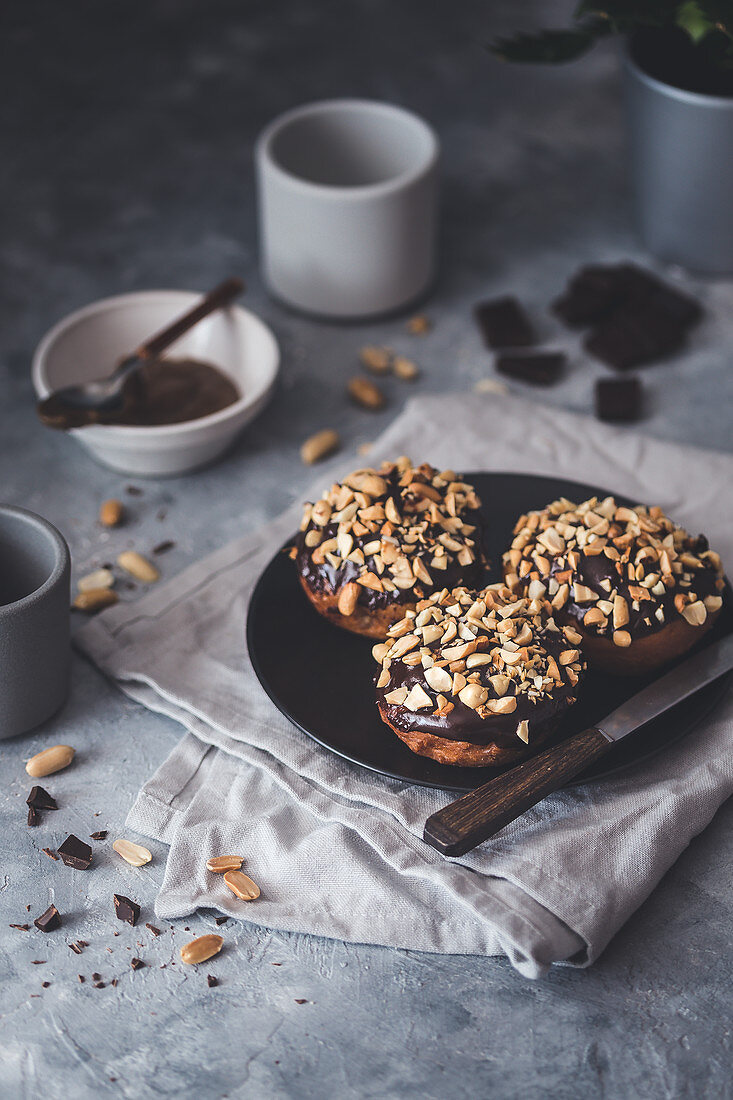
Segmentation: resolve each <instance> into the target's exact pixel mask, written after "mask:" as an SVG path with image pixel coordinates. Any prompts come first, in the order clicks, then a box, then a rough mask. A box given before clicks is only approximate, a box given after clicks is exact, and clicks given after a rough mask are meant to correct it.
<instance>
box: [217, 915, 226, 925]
mask: <svg viewBox="0 0 733 1100" xmlns="http://www.w3.org/2000/svg"><path fill="white" fill-rule="evenodd" d="M228 920H229V917H214V924H218V925H222V924H226V922H227V921H228Z"/></svg>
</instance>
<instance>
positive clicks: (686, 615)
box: [682, 600, 708, 626]
mask: <svg viewBox="0 0 733 1100" xmlns="http://www.w3.org/2000/svg"><path fill="white" fill-rule="evenodd" d="M707 617H708V612H707V608H706V607H705V604H704V603H703V602H702V600H696V602H695V603H688V605H687V607H685V608H683V611H682V618H683V619H685V621H686V622H688V623H689V624H690V626H702V624H703V623H704V622H705V620H706V619H707Z"/></svg>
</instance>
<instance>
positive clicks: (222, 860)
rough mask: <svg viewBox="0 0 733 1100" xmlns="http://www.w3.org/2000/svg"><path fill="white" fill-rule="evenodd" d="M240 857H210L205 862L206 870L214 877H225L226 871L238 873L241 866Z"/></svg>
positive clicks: (241, 858)
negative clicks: (211, 872)
mask: <svg viewBox="0 0 733 1100" xmlns="http://www.w3.org/2000/svg"><path fill="white" fill-rule="evenodd" d="M242 860H243V857H242V856H212V857H211V859H207V860H206V870H207V871H213V873H214V874H215V875H225V874H226V873H227V871H238V870H239V868H240V867H241V866H242Z"/></svg>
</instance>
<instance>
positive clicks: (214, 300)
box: [135, 276, 244, 359]
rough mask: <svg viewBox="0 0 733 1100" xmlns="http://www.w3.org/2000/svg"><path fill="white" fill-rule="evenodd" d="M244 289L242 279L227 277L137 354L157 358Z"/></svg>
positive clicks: (152, 337) (144, 345) (146, 343)
mask: <svg viewBox="0 0 733 1100" xmlns="http://www.w3.org/2000/svg"><path fill="white" fill-rule="evenodd" d="M243 290H244V283H243V282H242V280H241V279H237V278H236V277H234V276H233V277H232V278H230V279H225V280H224V282H223V283H219V285H218V286H215V287H214V289H213V290H210V291H209V293H208V294H206V295H205V296H204V297H203V298H202V299H201V301H200V302H198V303H197V304H196V305H195V306H193V308H192V309H189V311H188V313H184V314H183V316H182V317H179V318H178V320H176V321H174V322H173V323H172V324H170V325H168V326H167V327H166V328H164V329H162V330H161V331H160V332H157V333H156V334H155V336H151V337H150V339H149V340H146V341H145V343H144V344H141V345H140V347H139V348H138V349H137V351H136V352H135V355H136V356H139V357H140V359H154V358H156V356H158V355H160V353H161V352H163V351H165V349H166V348H168V347H170V345H171V344H172V343H173V342H174V341H175V340H178V339H179V337H181V336H183V334H184V333H185V332H188V330H189V329H190V328H193V326H194V325H197V324H198V323H199V321H202V320H203V318H204V317H208V315H209V314H210V313H213V312H214V311H215V310H217V309H221V308H222V307H223V306H227V305H229V303H230V302H231V301H233V299H234V298H237V297H238V296H239V295H240V294H241V293H242V291H243Z"/></svg>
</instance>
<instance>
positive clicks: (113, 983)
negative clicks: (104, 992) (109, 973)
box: [109, 978, 117, 1081]
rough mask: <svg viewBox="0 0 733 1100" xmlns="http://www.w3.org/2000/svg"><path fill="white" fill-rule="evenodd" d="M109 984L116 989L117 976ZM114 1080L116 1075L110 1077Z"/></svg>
mask: <svg viewBox="0 0 733 1100" xmlns="http://www.w3.org/2000/svg"><path fill="white" fill-rule="evenodd" d="M109 984H110V985H111V986H113V987H114V988H115V989H117V978H113V979H112V981H111V982H110V983H109ZM116 1080H117V1078H116V1077H110V1081H116Z"/></svg>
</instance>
